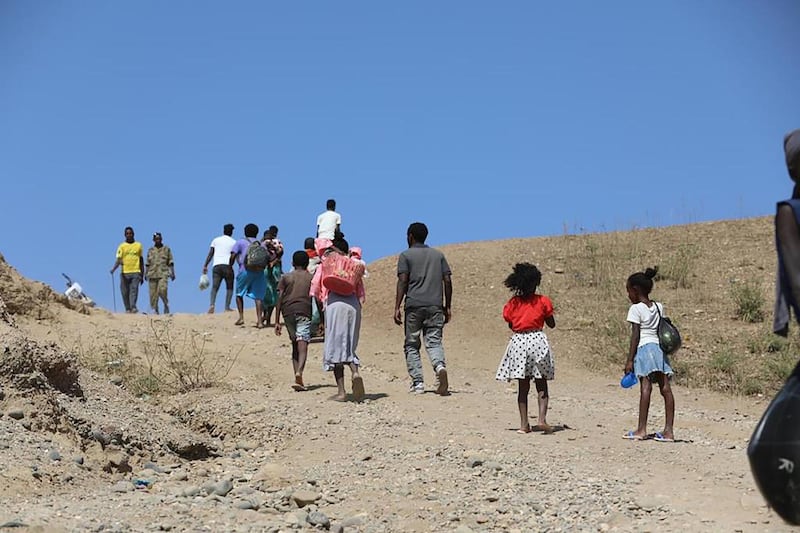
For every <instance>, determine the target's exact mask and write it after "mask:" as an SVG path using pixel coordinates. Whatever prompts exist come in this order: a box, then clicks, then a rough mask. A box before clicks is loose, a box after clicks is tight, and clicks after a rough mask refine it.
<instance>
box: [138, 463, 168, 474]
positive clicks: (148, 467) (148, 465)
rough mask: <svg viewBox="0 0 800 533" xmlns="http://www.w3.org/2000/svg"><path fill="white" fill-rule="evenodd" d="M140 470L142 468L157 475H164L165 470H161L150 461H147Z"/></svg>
mask: <svg viewBox="0 0 800 533" xmlns="http://www.w3.org/2000/svg"><path fill="white" fill-rule="evenodd" d="M142 468H144V469H145V470H152V471H153V472H158V473H159V474H164V473H166V470H164V469H163V468H161V467H160V466H158V465H157V464H155V463H153V462H151V461H148V462H146V463H145V464H143V465H142Z"/></svg>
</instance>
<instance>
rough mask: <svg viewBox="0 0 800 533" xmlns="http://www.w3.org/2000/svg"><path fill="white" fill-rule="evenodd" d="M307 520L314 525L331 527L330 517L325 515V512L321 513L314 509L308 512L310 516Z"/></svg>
mask: <svg viewBox="0 0 800 533" xmlns="http://www.w3.org/2000/svg"><path fill="white" fill-rule="evenodd" d="M306 521H307V522H308V523H309V524H311V525H312V526H319V527H323V528H325V529H328V528H330V527H331V520H330V518H328V517H327V516H325V513H321V512H319V511H312V512H310V513H308V516H307V517H306Z"/></svg>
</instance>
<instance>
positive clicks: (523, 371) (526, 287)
mask: <svg viewBox="0 0 800 533" xmlns="http://www.w3.org/2000/svg"><path fill="white" fill-rule="evenodd" d="M541 281H542V273H541V272H539V269H538V268H536V267H535V266H534V265H532V264H530V263H517V264H516V265H514V271H513V272H512V273H511V274H509V276H508V277H507V278H506V280H505V282H504V283H505V286H506V287H508V288H509V289H511V292H512V293H514V296H513V297H512V298H511V299H510V300H509V301H508V303H506V305H505V307H503V320H505V321H506V322H508V327H509V328H511V330H512V331H513V332H514V334H513V335H512V336H511V340H509V341H508V347H507V348H506V353H505V355H504V356H503V359H502V360H501V361H500V367H499V368H498V369H497V375H496V376H495V378H496V379H497V380H498V381H510V380H512V379H516V380H517V382H518V384H519V387H518V389H517V405H518V406H519V429H518V430H517V433H529V432H530V431H531V426H530V423H529V422H528V392H530V389H531V378H533V380H534V383H535V384H536V392H537V394H538V400H539V420H538V422H539V423H538V424H537V425H536V427H534V428H533V429H534V430H537V431H544V432H545V433H552V432H553V428H552V427H551V426H550V425H548V424H547V404H548V401H549V398H550V396H549V392H548V390H547V380H552V379H553V378H554V377H555V364H554V362H553V352H552V351H551V350H550V343H549V342H548V341H547V335H545V334H544V331H542V328H544V325H545V324H547V325H548V326H550V327H551V328H554V327H556V320H555V318H554V317H553V302H551V301H550V298H548V297H547V296H544V295H541V294H536V288H537V287H538V286H539V283H541Z"/></svg>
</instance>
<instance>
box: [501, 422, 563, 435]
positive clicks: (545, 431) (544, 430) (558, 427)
mask: <svg viewBox="0 0 800 533" xmlns="http://www.w3.org/2000/svg"><path fill="white" fill-rule="evenodd" d="M568 429H572V428H571V427H569V426H568V425H566V424H555V425H547V426H543V425H541V424H535V425H532V426H530V430H528V431H527V432H526V431H522V430H520V429H519V428H508V429H507V431H514V432H516V433H541V434H542V435H553V434H555V433H559V432H561V431H565V430H568Z"/></svg>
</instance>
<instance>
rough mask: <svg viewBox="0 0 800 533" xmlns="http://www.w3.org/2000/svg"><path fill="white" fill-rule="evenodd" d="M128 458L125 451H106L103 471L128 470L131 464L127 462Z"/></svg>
mask: <svg viewBox="0 0 800 533" xmlns="http://www.w3.org/2000/svg"><path fill="white" fill-rule="evenodd" d="M129 460H130V458H129V457H128V454H126V453H125V452H121V451H120V452H107V453H106V454H105V458H104V463H103V471H105V472H109V473H114V472H123V473H125V472H130V471H131V466H130V464H128V461H129Z"/></svg>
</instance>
